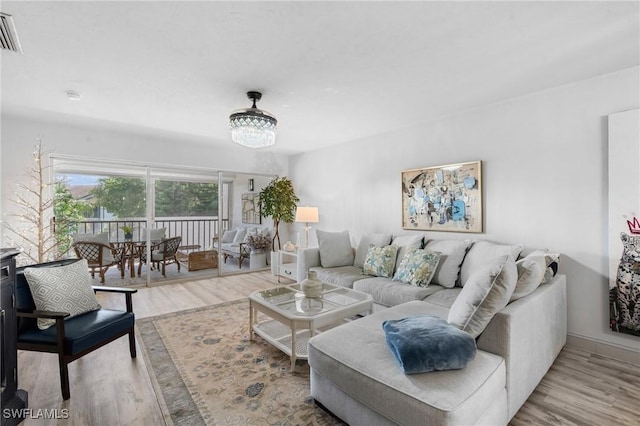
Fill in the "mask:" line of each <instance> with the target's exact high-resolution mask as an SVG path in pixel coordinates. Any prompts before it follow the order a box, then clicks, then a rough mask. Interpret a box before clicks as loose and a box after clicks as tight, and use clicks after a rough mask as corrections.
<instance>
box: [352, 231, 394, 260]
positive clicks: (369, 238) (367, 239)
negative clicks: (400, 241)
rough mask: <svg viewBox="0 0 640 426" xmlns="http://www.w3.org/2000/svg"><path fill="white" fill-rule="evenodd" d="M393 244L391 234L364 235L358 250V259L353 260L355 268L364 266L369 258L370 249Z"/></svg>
mask: <svg viewBox="0 0 640 426" xmlns="http://www.w3.org/2000/svg"><path fill="white" fill-rule="evenodd" d="M390 243H391V234H368V235H363V236H362V238H361V239H360V243H359V244H358V248H356V257H355V258H354V259H353V266H359V267H361V268H362V267H363V266H364V261H365V259H366V258H367V253H368V252H369V247H371V246H376V247H384V246H388V245H389V244H390Z"/></svg>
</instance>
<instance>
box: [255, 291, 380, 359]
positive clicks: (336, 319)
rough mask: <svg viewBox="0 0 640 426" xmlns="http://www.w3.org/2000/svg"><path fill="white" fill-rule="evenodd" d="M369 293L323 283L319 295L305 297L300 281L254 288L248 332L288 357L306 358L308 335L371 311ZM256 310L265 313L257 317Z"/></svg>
mask: <svg viewBox="0 0 640 426" xmlns="http://www.w3.org/2000/svg"><path fill="white" fill-rule="evenodd" d="M372 305H373V300H372V298H371V295H369V294H366V293H361V292H359V291H355V290H351V289H348V288H345V287H339V286H334V285H330V284H326V283H323V287H322V296H321V297H319V298H313V299H312V298H307V297H305V296H304V293H303V292H302V290H301V289H300V285H299V284H294V285H289V286H283V287H276V288H272V289H269V290H262V291H256V292H254V293H252V294H251V295H250V296H249V336H250V338H253V333H255V334H257V335H258V336H260V337H262V338H263V339H264V340H266V341H267V342H269V343H270V344H272V345H273V346H275V347H276V348H278V349H280V350H281V351H282V352H284V353H286V354H287V355H289V356H290V357H291V369H292V370H293V369H294V368H295V364H296V360H297V359H307V342H308V341H309V338H311V336H313V335H315V334H317V333H319V332H321V331H324V330H327V329H329V328H333V327H335V326H337V325H340V324H342V323H344V322H346V321H348V319H349V318H350V317H353V316H354V315H357V314H363V313H364V314H369V313H371V309H372ZM258 312H261V313H263V314H264V315H265V316H267V317H268V319H267V320H264V321H260V322H259V321H258Z"/></svg>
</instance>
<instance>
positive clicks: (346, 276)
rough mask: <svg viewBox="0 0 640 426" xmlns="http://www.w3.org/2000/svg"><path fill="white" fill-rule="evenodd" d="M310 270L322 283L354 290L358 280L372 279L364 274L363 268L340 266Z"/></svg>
mask: <svg viewBox="0 0 640 426" xmlns="http://www.w3.org/2000/svg"><path fill="white" fill-rule="evenodd" d="M309 270H310V271H315V272H316V274H317V277H318V279H319V280H320V281H323V282H325V283H329V284H335V285H339V286H341V287H347V288H353V283H354V282H356V281H358V280H361V279H364V278H371V276H370V275H365V274H364V273H363V272H362V268H359V267H357V266H338V267H336V268H323V267H321V266H312V267H311V268H309Z"/></svg>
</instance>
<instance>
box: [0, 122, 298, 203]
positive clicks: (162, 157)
mask: <svg viewBox="0 0 640 426" xmlns="http://www.w3.org/2000/svg"><path fill="white" fill-rule="evenodd" d="M1 135H2V140H1V144H0V153H1V162H0V163H1V169H0V172H1V175H0V176H1V177H2V187H1V188H2V189H1V190H2V197H1V199H2V204H0V208H2V207H4V206H5V205H6V202H7V200H8V198H10V196H11V194H12V193H13V191H14V190H15V184H16V182H17V179H18V178H21V177H24V175H25V170H26V168H27V167H30V166H31V165H32V163H31V161H32V157H31V153H32V152H33V147H34V145H35V144H36V140H37V138H39V137H40V138H42V143H43V148H44V149H45V150H46V151H49V152H51V153H54V154H57V155H76V156H81V157H91V158H98V159H110V160H125V161H138V162H143V163H147V164H169V165H174V166H191V167H201V168H210V169H212V170H223V171H234V172H248V173H263V174H279V175H286V174H287V171H288V164H287V158H286V156H282V155H275V154H272V153H269V152H268V151H256V150H252V149H249V148H244V147H241V146H239V145H236V144H234V143H233V142H231V140H229V141H228V142H220V141H217V142H216V141H203V140H196V139H188V137H186V136H185V137H184V138H181V137H179V136H176V135H172V136H169V137H167V138H159V137H154V136H150V135H148V134H143V133H140V134H134V133H123V132H117V131H111V130H107V129H105V128H104V127H98V126H96V127H91V128H89V127H80V126H76V125H64V124H56V123H51V122H46V121H41V120H40V121H38V120H29V119H25V118H19V117H13V116H6V115H3V116H2V132H1ZM7 207H8V206H7Z"/></svg>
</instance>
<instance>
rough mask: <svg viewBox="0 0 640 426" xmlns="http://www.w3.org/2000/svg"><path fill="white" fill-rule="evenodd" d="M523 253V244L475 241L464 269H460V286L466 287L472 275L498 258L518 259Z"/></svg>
mask: <svg viewBox="0 0 640 426" xmlns="http://www.w3.org/2000/svg"><path fill="white" fill-rule="evenodd" d="M521 252H522V244H516V245H508V244H496V243H492V242H490V241H483V240H479V241H475V242H474V243H473V245H472V246H471V248H470V249H469V251H468V252H467V255H466V256H465V257H464V262H462V267H461V268H460V285H462V286H463V287H464V286H465V283H466V282H467V280H468V279H469V277H471V275H473V274H474V273H475V272H477V271H479V270H481V269H483V268H484V267H485V266H486V265H488V264H490V263H492V262H493V261H494V260H496V259H497V258H499V257H501V256H504V255H507V254H510V255H511V257H513V258H514V259H517V258H518V256H519V255H520V253H521Z"/></svg>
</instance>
